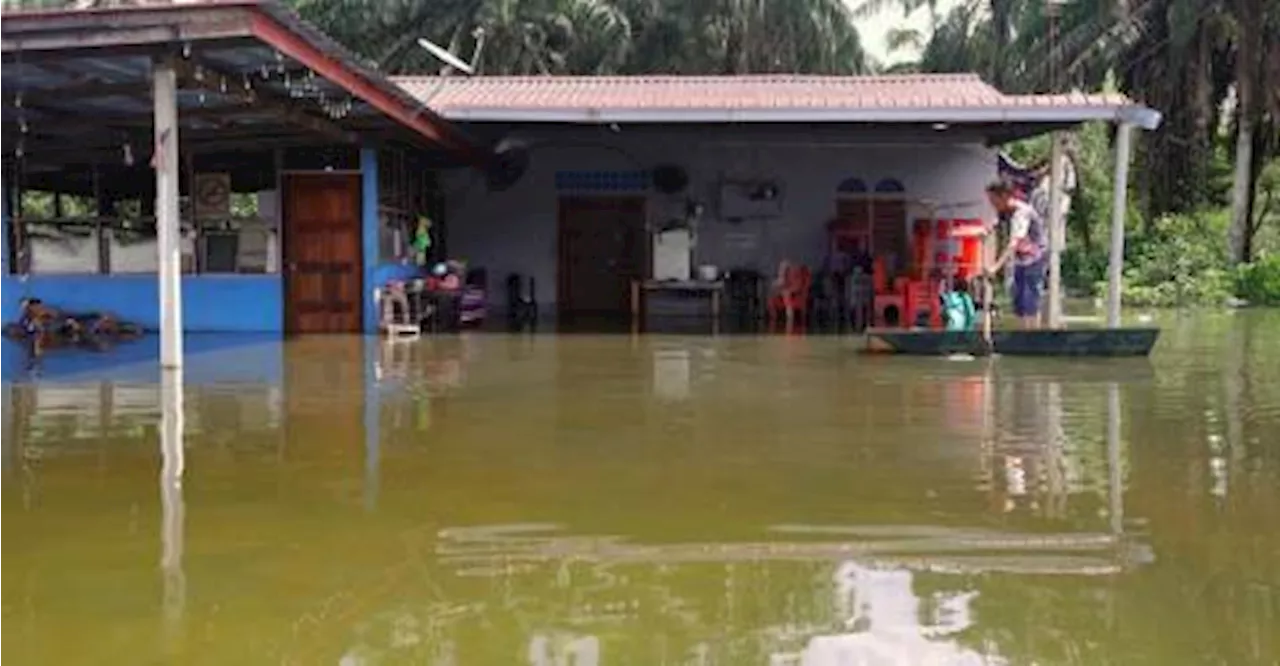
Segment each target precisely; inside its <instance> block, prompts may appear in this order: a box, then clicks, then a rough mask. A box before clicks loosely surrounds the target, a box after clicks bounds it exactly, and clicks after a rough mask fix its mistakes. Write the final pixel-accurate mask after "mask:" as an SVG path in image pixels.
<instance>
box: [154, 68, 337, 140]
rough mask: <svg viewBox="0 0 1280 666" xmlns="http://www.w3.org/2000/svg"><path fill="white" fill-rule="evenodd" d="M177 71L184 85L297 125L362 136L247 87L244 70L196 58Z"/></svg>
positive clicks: (324, 132) (328, 134)
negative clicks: (249, 106)
mask: <svg viewBox="0 0 1280 666" xmlns="http://www.w3.org/2000/svg"><path fill="white" fill-rule="evenodd" d="M177 72H178V79H179V81H181V82H182V83H183V85H184V87H187V88H194V89H199V90H207V91H209V92H213V93H217V94H219V95H226V96H228V97H232V98H234V99H238V100H240V101H242V102H244V103H246V104H250V105H253V106H255V107H257V108H259V109H262V110H263V111H266V112H270V113H274V114H276V115H278V116H280V117H281V118H282V119H284V120H286V121H288V122H289V124H292V125H297V126H298V127H301V128H303V129H306V130H309V131H311V132H315V133H317V134H320V135H321V136H324V137H326V138H329V139H332V140H334V141H336V142H338V143H355V142H356V141H357V140H358V138H359V137H358V136H357V135H356V134H355V133H353V132H348V131H347V130H345V129H343V128H342V127H341V126H339V125H337V124H336V123H333V122H330V121H328V120H325V119H323V118H320V117H319V116H314V115H312V114H310V113H307V112H306V111H304V110H302V109H300V108H298V106H297V105H296V104H295V103H294V102H293V101H292V100H289V99H287V98H284V97H282V96H280V95H277V94H275V93H273V92H271V91H269V90H265V89H249V90H245V89H244V88H243V87H242V86H241V85H239V82H240V81H241V80H242V79H243V77H244V74H242V73H239V72H232V71H229V70H227V69H225V68H222V67H220V66H218V65H214V64H210V63H208V62H205V61H202V60H199V59H197V58H191V59H188V60H182V61H179V64H178V65H177ZM224 79H225V80H226V81H227V83H228V85H227V86H226V90H225V91H224V90H222V86H221V85H219V84H220V82H221V81H222V80H224Z"/></svg>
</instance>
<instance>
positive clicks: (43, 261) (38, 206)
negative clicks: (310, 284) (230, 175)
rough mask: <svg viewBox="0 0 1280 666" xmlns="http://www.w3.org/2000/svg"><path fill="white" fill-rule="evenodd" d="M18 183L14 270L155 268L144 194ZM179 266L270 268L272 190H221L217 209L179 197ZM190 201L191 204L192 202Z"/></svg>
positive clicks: (273, 258) (274, 260)
mask: <svg viewBox="0 0 1280 666" xmlns="http://www.w3.org/2000/svg"><path fill="white" fill-rule="evenodd" d="M145 203H146V205H144V200H142V199H137V198H133V199H123V200H117V201H111V202H107V201H104V202H102V203H101V205H100V206H95V205H94V204H93V201H92V198H90V197H84V196H77V195H69V194H62V195H58V194H54V193H51V192H42V191H25V192H23V193H22V196H21V202H20V205H18V206H17V207H16V208H17V210H15V211H14V215H13V218H12V220H11V224H12V229H11V236H10V241H11V243H12V244H13V248H12V252H13V257H12V258H13V262H12V264H11V266H12V268H11V270H12V271H13V272H15V273H33V274H38V275H50V274H84V273H104V274H135V273H154V272H156V270H157V269H158V268H159V244H158V238H157V233H156V221H155V216H154V214H153V213H152V211H151V210H150V209H151V205H150V202H149V201H146V202H145ZM179 207H180V216H181V228H182V237H181V239H180V241H179V246H180V249H181V257H182V271H183V272H184V273H274V272H276V270H277V267H278V264H279V261H278V257H279V245H280V244H279V239H278V234H277V226H276V219H277V216H276V210H277V207H278V205H277V197H276V193H275V191H274V190H267V191H262V192H232V193H229V201H228V206H227V208H226V209H225V210H217V211H213V212H209V211H207V210H201V211H199V212H200V213H201V214H200V215H199V216H198V217H195V216H194V213H195V212H196V211H194V210H193V205H192V197H191V196H190V195H183V196H181V197H180V198H179ZM195 208H198V207H195Z"/></svg>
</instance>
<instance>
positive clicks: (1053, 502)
mask: <svg viewBox="0 0 1280 666" xmlns="http://www.w3.org/2000/svg"><path fill="white" fill-rule="evenodd" d="M1044 391H1045V402H1046V404H1045V437H1046V441H1045V447H1044V452H1045V459H1044V464H1045V465H1046V466H1047V469H1046V473H1047V474H1048V485H1049V488H1048V491H1049V493H1048V494H1049V496H1048V497H1047V498H1046V502H1045V504H1046V513H1047V515H1049V516H1050V517H1053V518H1063V517H1065V516H1066V515H1067V497H1068V495H1069V494H1070V492H1071V489H1070V488H1069V487H1068V474H1067V465H1068V464H1069V463H1068V460H1067V453H1066V451H1065V447H1066V441H1067V434H1066V431H1065V430H1064V429H1063V427H1062V384H1061V382H1056V381H1050V382H1046V384H1045V386H1044Z"/></svg>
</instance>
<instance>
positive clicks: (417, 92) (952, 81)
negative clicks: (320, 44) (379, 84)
mask: <svg viewBox="0 0 1280 666" xmlns="http://www.w3.org/2000/svg"><path fill="white" fill-rule="evenodd" d="M393 80H394V81H396V82H397V83H399V84H400V85H402V86H404V87H405V88H406V89H407V90H409V92H410V93H411V94H413V95H414V96H415V97H419V96H421V95H424V94H428V93H430V92H431V90H432V89H434V88H435V87H436V85H437V84H438V83H440V81H441V80H440V79H439V78H438V77H393ZM1001 99H1003V95H1001V94H1000V92H999V91H998V90H996V89H995V88H993V87H991V86H989V85H987V84H986V83H985V82H983V81H982V79H980V78H978V77H977V76H976V75H973V74H926V75H920V76H492V77H486V76H477V77H472V78H450V79H447V80H446V82H445V85H443V86H442V87H441V88H440V90H439V92H437V93H436V94H435V95H434V96H432V98H431V104H432V106H434V107H436V108H440V109H448V108H451V107H469V108H482V107H490V108H493V107H502V108H525V109H527V108H570V107H575V108H576V107H595V108H628V109H640V108H655V109H657V108H661V109H677V108H701V109H711V108H714V109H747V108H842V107H858V108H868V107H886V106H893V107H930V106H948V107H952V106H980V105H986V104H992V103H999V102H1000V100H1001Z"/></svg>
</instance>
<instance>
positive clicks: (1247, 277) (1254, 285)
mask: <svg viewBox="0 0 1280 666" xmlns="http://www.w3.org/2000/svg"><path fill="white" fill-rule="evenodd" d="M1235 291H1236V295H1237V296H1239V297H1240V298H1242V299H1244V300H1246V301H1248V302H1249V303H1250V304H1252V305H1280V254H1266V255H1263V256H1261V257H1258V259H1257V260H1256V261H1254V262H1253V263H1251V264H1245V265H1243V266H1241V267H1240V268H1239V269H1237V271H1236V283H1235Z"/></svg>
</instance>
